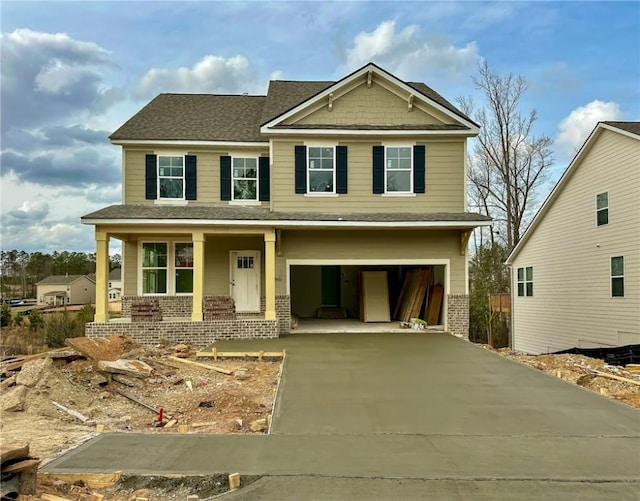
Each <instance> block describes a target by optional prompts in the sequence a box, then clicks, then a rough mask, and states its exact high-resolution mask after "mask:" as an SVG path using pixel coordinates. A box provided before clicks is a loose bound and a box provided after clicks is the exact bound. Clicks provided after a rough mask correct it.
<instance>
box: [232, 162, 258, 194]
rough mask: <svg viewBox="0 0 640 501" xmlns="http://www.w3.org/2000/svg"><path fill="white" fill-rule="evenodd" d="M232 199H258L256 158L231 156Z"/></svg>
mask: <svg viewBox="0 0 640 501" xmlns="http://www.w3.org/2000/svg"><path fill="white" fill-rule="evenodd" d="M232 173H233V200H258V159H257V158H241V157H233V169H232Z"/></svg>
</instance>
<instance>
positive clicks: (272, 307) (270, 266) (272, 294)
mask: <svg viewBox="0 0 640 501" xmlns="http://www.w3.org/2000/svg"><path fill="white" fill-rule="evenodd" d="M264 285H265V287H264V288H265V311H264V319H265V320H275V319H276V234H275V231H273V230H271V231H270V232H268V233H265V234H264Z"/></svg>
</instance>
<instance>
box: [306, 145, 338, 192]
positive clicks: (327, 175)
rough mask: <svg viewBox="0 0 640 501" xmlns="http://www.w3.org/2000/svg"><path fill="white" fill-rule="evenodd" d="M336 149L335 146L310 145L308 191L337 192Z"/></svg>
mask: <svg viewBox="0 0 640 501" xmlns="http://www.w3.org/2000/svg"><path fill="white" fill-rule="evenodd" d="M334 153H335V151H334V148H333V146H330V147H324V146H323V147H316V146H310V147H309V153H308V164H307V165H308V173H307V183H308V186H307V193H335V176H336V169H335V154H334Z"/></svg>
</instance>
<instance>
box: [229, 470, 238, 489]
mask: <svg viewBox="0 0 640 501" xmlns="http://www.w3.org/2000/svg"><path fill="white" fill-rule="evenodd" d="M238 487H240V473H232V474H231V475H229V489H230V490H234V489H237V488H238Z"/></svg>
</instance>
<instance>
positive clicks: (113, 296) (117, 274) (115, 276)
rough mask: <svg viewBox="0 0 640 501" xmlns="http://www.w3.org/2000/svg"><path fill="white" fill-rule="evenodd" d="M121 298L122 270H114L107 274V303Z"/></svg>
mask: <svg viewBox="0 0 640 501" xmlns="http://www.w3.org/2000/svg"><path fill="white" fill-rule="evenodd" d="M121 296H122V269H121V268H114V269H113V270H111V271H110V272H109V301H120V297H121Z"/></svg>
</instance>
